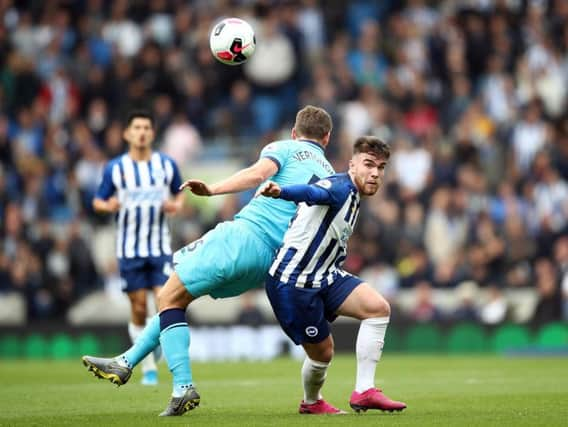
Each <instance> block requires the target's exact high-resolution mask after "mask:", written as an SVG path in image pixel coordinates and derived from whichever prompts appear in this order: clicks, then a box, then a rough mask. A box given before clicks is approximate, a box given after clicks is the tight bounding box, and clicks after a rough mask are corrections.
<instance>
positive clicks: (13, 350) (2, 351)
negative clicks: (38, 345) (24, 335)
mask: <svg viewBox="0 0 568 427" xmlns="http://www.w3.org/2000/svg"><path fill="white" fill-rule="evenodd" d="M21 354H22V342H21V341H20V339H19V338H18V337H16V336H14V335H7V336H5V337H3V338H2V339H1V340H0V359H16V358H18V357H20V356H21Z"/></svg>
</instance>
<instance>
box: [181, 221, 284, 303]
mask: <svg viewBox="0 0 568 427" xmlns="http://www.w3.org/2000/svg"><path fill="white" fill-rule="evenodd" d="M275 255H276V252H275V251H274V250H273V249H272V248H271V247H270V246H269V245H268V244H266V243H265V242H264V241H263V240H262V239H261V238H260V237H258V236H257V235H256V234H254V232H253V231H252V230H251V229H250V226H248V225H247V224H246V223H243V222H242V221H238V220H237V221H226V222H222V223H220V224H218V225H217V227H215V228H214V229H213V230H210V231H208V232H207V233H206V234H204V235H203V237H201V238H200V239H197V240H195V241H194V242H191V243H190V244H189V245H187V246H185V247H183V248H181V249H180V250H179V251H177V252H176V253H174V258H173V261H174V269H175V271H176V273H177V275H178V276H179V278H180V279H181V281H182V282H183V284H184V285H185V288H186V289H187V290H188V292H189V293H190V294H191V295H193V296H194V297H199V296H202V295H211V296H212V297H213V298H228V297H232V296H236V295H240V294H242V293H243V292H245V291H248V290H249V289H253V288H259V287H262V286H263V284H264V281H265V280H266V277H267V274H268V270H269V268H270V265H271V264H272V261H273V259H274V256H275Z"/></svg>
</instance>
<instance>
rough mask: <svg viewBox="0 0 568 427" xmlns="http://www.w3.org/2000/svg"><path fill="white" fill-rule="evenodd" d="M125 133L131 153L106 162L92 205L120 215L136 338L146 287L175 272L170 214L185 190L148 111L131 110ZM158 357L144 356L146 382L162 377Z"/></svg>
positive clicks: (121, 259) (119, 237) (121, 256)
mask: <svg viewBox="0 0 568 427" xmlns="http://www.w3.org/2000/svg"><path fill="white" fill-rule="evenodd" d="M123 136H124V139H125V140H126V142H127V143H128V147H129V148H128V152H126V153H124V154H123V155H121V156H119V157H116V158H114V159H112V160H110V161H109V162H108V164H107V165H106V167H105V170H104V174H103V179H102V182H101V184H100V186H99V189H98V191H97V194H96V195H95V198H94V200H93V207H94V209H95V211H97V212H99V213H113V214H116V225H117V233H116V256H117V258H118V263H119V268H120V275H121V277H122V279H123V283H124V285H123V291H124V292H126V293H127V295H128V298H129V299H130V307H131V317H130V323H129V325H128V333H129V335H130V338H131V339H132V342H134V341H136V339H137V337H138V335H139V334H140V333H141V331H142V330H143V329H144V325H145V324H146V318H147V314H148V313H147V292H148V291H149V290H153V292H154V293H155V294H156V293H157V291H158V290H159V289H160V287H161V286H162V285H163V283H165V281H166V280H167V278H168V277H169V275H170V273H171V272H172V271H173V268H172V249H171V245H170V232H169V229H168V224H167V221H166V216H167V215H173V214H176V213H177V212H178V211H179V210H180V209H181V207H182V204H183V194H182V193H181V191H180V189H179V187H180V185H181V183H182V181H181V176H180V173H179V170H178V167H177V166H176V164H175V163H174V161H173V160H172V159H171V158H169V157H167V156H166V155H164V154H162V153H159V152H157V151H153V150H152V142H153V140H154V120H153V118H152V116H151V115H150V114H149V113H147V112H145V111H133V112H132V113H130V115H129V116H128V119H127V123H126V129H125V130H124V134H123ZM154 359H155V355H154V354H153V353H151V354H149V355H148V356H147V357H146V358H145V359H144V360H143V361H142V372H143V378H142V383H143V384H146V385H154V384H157V382H158V377H157V369H156V361H155V360H154Z"/></svg>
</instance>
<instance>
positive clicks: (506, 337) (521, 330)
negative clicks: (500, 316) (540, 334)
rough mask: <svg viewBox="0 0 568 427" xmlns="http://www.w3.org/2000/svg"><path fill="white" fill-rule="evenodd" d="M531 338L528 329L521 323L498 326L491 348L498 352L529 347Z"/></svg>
mask: <svg viewBox="0 0 568 427" xmlns="http://www.w3.org/2000/svg"><path fill="white" fill-rule="evenodd" d="M530 344H531V339H530V336H529V333H528V331H527V329H526V328H525V327H523V326H520V325H503V326H500V327H499V328H497V330H496V331H495V334H494V335H493V338H492V340H491V349H492V350H494V351H495V352H497V353H501V352H503V351H516V350H524V349H527V348H528V347H529V346H530Z"/></svg>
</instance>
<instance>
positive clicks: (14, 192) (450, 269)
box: [0, 0, 568, 323]
mask: <svg viewBox="0 0 568 427" xmlns="http://www.w3.org/2000/svg"><path fill="white" fill-rule="evenodd" d="M223 16H238V17H241V18H244V19H246V20H248V21H249V22H250V23H251V24H252V25H253V27H254V28H255V31H256V38H257V42H258V44H257V48H256V52H255V54H254V56H253V57H252V58H251V60H250V61H249V62H248V63H247V64H245V65H244V66H239V67H228V66H224V65H221V64H219V63H217V62H216V61H215V59H214V58H213V56H212V55H211V53H210V51H209V45H208V37H209V30H210V28H211V27H212V25H213V24H214V22H216V21H217V20H218V19H220V17H223ZM567 91H568V1H566V0H548V1H547V0H495V1H489V0H469V1H466V0H462V1H460V0H456V1H450V0H446V1H426V0H407V1H394V0H390V1H389V0H384V1H381V2H377V1H371V0H352V1H340V0H329V1H325V2H324V1H318V0H296V1H290V0H287V1H278V0H258V1H253V0H233V1H230V0H228V1H207V0H194V1H182V0H151V1H139V0H132V1H125V0H115V1H112V2H107V1H104V0H83V1H65V0H61V1H55V0H46V1H34V0H29V1H25V0H24V1H17V2H15V1H11V0H0V162H1V163H0V218H1V230H0V291H14V290H15V291H18V292H21V293H22V294H23V295H24V296H25V298H26V300H27V302H28V310H29V313H28V315H29V318H30V319H48V318H59V317H63V316H64V315H65V313H66V311H67V310H68V308H69V307H70V306H71V305H72V304H73V303H74V302H75V301H77V299H78V298H80V297H81V296H83V295H85V294H87V293H89V292H91V291H93V290H96V289H102V288H103V287H105V286H111V285H109V283H115V282H118V279H117V273H116V265H115V263H113V262H112V261H110V259H109V257H101V255H100V254H101V253H105V254H109V253H110V254H112V253H113V249H112V245H113V240H112V238H110V239H107V240H106V241H105V242H103V243H101V242H99V241H96V240H97V239H96V237H97V236H99V235H104V233H102V232H100V233H99V231H100V230H106V229H109V227H112V218H108V217H106V218H105V217H100V216H97V215H95V214H94V213H93V212H92V209H91V199H92V197H93V194H94V192H95V191H96V188H97V185H98V183H99V180H100V177H101V172H102V168H103V166H104V164H105V162H106V161H107V160H108V159H110V158H112V157H114V156H116V155H118V154H119V153H122V152H123V151H124V150H125V146H124V144H123V141H122V139H121V132H122V127H123V124H124V123H123V121H122V119H123V118H124V115H125V114H126V112H127V111H128V110H129V109H130V108H132V107H147V108H149V109H151V110H152V111H153V113H154V115H155V117H156V127H157V141H156V148H159V149H161V150H163V151H165V152H166V153H168V154H170V155H171V156H172V157H173V158H174V159H175V160H176V161H177V162H178V164H179V165H180V167H181V169H182V170H183V174H184V178H188V177H189V176H192V170H191V165H192V162H196V161H199V159H202V158H206V157H208V156H209V157H210V158H215V159H218V160H219V161H220V162H221V161H222V160H227V159H230V160H235V159H236V160H239V161H241V162H242V164H243V165H245V164H248V163H249V162H251V161H253V160H254V159H255V158H256V157H257V156H258V153H259V150H260V149H261V147H262V146H263V145H264V144H266V143H267V142H269V141H271V140H274V139H279V138H282V137H283V136H287V135H289V129H290V127H291V125H292V124H293V120H294V115H295V112H296V111H297V109H298V107H300V106H302V105H305V104H308V103H310V104H314V105H318V106H321V107H324V108H326V109H327V110H328V111H329V112H330V113H331V115H332V117H333V119H334V131H333V137H332V141H331V144H330V146H329V148H328V156H329V157H330V159H331V160H332V161H333V163H334V165H335V166H336V169H337V170H344V169H345V168H346V166H347V159H348V158H349V157H350V148H351V144H352V141H353V140H354V139H355V138H356V137H357V136H359V135H361V134H369V133H372V134H374V135H377V136H379V137H381V138H384V139H385V140H386V141H388V142H389V143H390V144H391V146H392V150H393V153H392V157H391V162H390V165H389V167H388V171H387V175H388V182H387V184H386V186H385V188H384V190H383V191H382V193H381V195H380V196H379V197H375V198H373V199H372V200H368V201H367V202H366V203H365V204H364V208H363V212H362V214H361V215H360V222H359V224H358V228H357V231H356V234H355V235H354V236H353V238H352V240H351V242H350V256H349V258H348V259H347V261H346V268H347V269H348V270H349V271H351V272H353V273H356V274H361V275H362V276H363V277H365V278H366V279H367V280H368V281H369V282H371V283H372V284H373V285H374V286H376V287H377V289H379V290H380V291H381V292H383V293H384V294H385V295H387V297H388V298H390V299H391V300H393V301H395V300H396V296H397V293H398V292H399V291H400V290H401V289H415V290H416V295H417V298H416V307H415V308H414V309H413V310H411V311H410V312H409V313H406V315H408V316H410V317H411V318H412V319H415V320H417V321H430V320H435V319H448V318H449V319H457V320H478V321H482V322H486V323H499V322H501V321H503V320H505V319H507V301H506V299H505V297H504V295H505V293H506V291H507V290H509V289H518V288H531V289H534V290H536V292H537V293H538V303H537V305H536V308H535V311H534V315H533V321H534V322H537V323H542V322H546V321H554V320H560V319H562V318H563V316H564V318H565V319H568V103H567V99H568V93H567ZM247 197H250V194H248V195H247V196H242V195H240V196H234V197H227V198H226V199H225V200H224V201H223V205H222V206H221V208H220V209H219V211H218V212H217V214H216V217H215V219H214V220H213V221H211V220H210V219H206V218H205V217H203V216H202V215H201V214H200V211H199V210H198V209H196V208H194V207H192V206H188V207H187V208H186V210H185V212H184V213H183V215H182V217H181V218H178V219H177V220H176V222H175V224H174V235H176V241H175V244H174V246H175V248H174V249H177V248H179V247H180V246H181V245H182V244H184V243H187V241H188V239H191V238H192V237H196V236H198V235H199V234H201V233H202V232H204V231H206V230H207V229H208V228H209V227H211V226H213V225H214V224H215V222H216V221H218V220H223V219H226V218H230V217H231V216H232V215H233V214H234V213H235V212H236V210H238V209H239V208H240V207H241V206H242V204H243V203H245V202H246V201H247ZM109 248H110V249H109ZM464 284H466V285H467V286H466V289H468V290H469V291H468V292H466V293H465V294H467V295H469V296H470V297H471V296H474V295H477V291H478V290H479V289H482V290H484V291H485V292H484V295H485V296H486V297H485V299H484V300H483V301H480V300H478V299H477V298H475V297H474V298H469V301H468V298H464V301H465V303H464V305H463V307H459V308H458V309H457V310H456V311H455V312H451V313H448V312H444V311H442V310H440V309H439V308H438V307H436V305H435V303H434V302H433V300H432V298H431V294H432V292H433V290H436V289H463V288H464ZM472 299H473V300H472ZM245 306H247V308H250V307H248V306H249V304H248V303H247V304H245Z"/></svg>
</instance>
